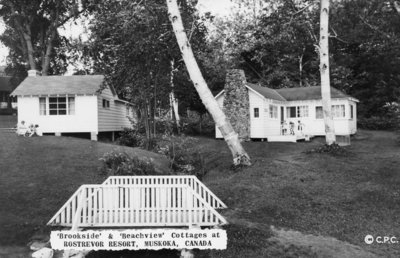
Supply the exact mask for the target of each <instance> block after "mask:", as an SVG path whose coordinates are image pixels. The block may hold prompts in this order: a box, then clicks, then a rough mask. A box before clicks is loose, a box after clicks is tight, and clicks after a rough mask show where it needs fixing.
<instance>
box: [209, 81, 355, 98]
mask: <svg viewBox="0 0 400 258" xmlns="http://www.w3.org/2000/svg"><path fill="white" fill-rule="evenodd" d="M246 86H247V87H248V88H250V89H252V90H254V91H255V92H257V93H258V94H260V95H262V96H264V97H265V98H267V99H273V100H279V101H296V100H319V99H322V96H321V87H319V86H312V87H296V88H282V89H277V90H274V89H271V88H268V87H262V86H260V85H258V84H252V83H247V84H246ZM223 92H224V90H222V91H221V92H220V93H218V94H217V95H216V96H215V97H216V98H217V97H219V96H220V95H221V94H222V93H223ZM331 98H333V99H340V98H351V97H350V96H349V95H347V94H345V93H343V92H342V91H340V90H338V89H335V88H333V87H331ZM353 100H355V101H358V100H356V99H354V98H353Z"/></svg>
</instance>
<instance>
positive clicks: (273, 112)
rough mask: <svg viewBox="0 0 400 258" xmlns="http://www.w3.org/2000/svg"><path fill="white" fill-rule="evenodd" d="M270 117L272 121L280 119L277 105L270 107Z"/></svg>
mask: <svg viewBox="0 0 400 258" xmlns="http://www.w3.org/2000/svg"><path fill="white" fill-rule="evenodd" d="M269 117H270V118H272V119H278V107H277V106H275V105H269Z"/></svg>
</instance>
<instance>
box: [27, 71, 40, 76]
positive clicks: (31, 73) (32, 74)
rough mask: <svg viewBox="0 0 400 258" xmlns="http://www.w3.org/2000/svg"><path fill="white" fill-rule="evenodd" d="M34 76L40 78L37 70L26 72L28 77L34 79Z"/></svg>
mask: <svg viewBox="0 0 400 258" xmlns="http://www.w3.org/2000/svg"><path fill="white" fill-rule="evenodd" d="M36 76H40V73H39V71H38V70H28V77H36Z"/></svg>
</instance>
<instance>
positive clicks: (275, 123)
mask: <svg viewBox="0 0 400 258" xmlns="http://www.w3.org/2000/svg"><path fill="white" fill-rule="evenodd" d="M269 105H273V106H276V107H277V109H278V110H277V111H278V116H277V118H271V117H270V114H269ZM281 107H282V104H279V103H275V102H273V101H271V100H266V101H265V119H264V137H265V138H267V137H268V136H272V135H274V136H275V135H280V133H281V131H280V130H281Z"/></svg>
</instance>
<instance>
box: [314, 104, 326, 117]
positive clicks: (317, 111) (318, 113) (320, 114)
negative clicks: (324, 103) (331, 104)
mask: <svg viewBox="0 0 400 258" xmlns="http://www.w3.org/2000/svg"><path fill="white" fill-rule="evenodd" d="M315 118H316V119H323V118H324V111H323V109H322V107H320V106H318V107H315Z"/></svg>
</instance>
